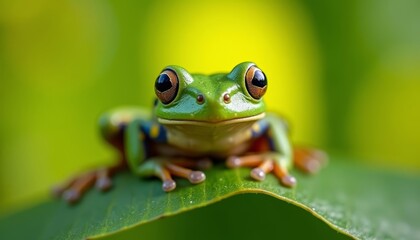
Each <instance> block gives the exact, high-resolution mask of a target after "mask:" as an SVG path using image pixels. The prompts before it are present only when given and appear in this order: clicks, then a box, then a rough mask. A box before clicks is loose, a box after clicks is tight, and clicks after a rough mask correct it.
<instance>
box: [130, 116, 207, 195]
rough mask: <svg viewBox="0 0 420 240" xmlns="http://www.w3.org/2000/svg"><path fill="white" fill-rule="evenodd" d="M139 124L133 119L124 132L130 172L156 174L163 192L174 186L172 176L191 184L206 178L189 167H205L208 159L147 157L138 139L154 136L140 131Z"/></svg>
mask: <svg viewBox="0 0 420 240" xmlns="http://www.w3.org/2000/svg"><path fill="white" fill-rule="evenodd" d="M141 125H142V123H141V122H140V121H133V122H132V123H130V124H129V126H128V128H127V130H126V133H125V151H126V157H127V161H128V165H129V167H130V169H131V171H132V172H134V173H136V174H137V175H139V176H141V177H151V176H156V177H158V178H160V179H161V180H162V189H163V190H164V191H165V192H169V191H172V190H174V189H175V188H176V183H175V181H174V180H173V178H172V176H177V177H181V178H185V179H188V180H189V181H190V182H191V183H193V184H198V183H201V182H203V181H204V180H205V179H206V176H205V174H204V173H203V172H202V171H194V170H191V169H190V168H199V169H200V168H201V169H203V168H207V167H209V166H210V165H211V162H210V160H208V159H201V160H191V159H186V158H174V157H164V156H155V157H150V158H147V155H146V149H145V145H144V144H143V142H141V141H139V139H145V138H151V139H153V137H155V136H151V135H148V133H147V131H146V132H143V131H141ZM153 127H154V126H152V128H153ZM152 128H150V129H152ZM146 129H147V128H146ZM146 158H147V159H146Z"/></svg>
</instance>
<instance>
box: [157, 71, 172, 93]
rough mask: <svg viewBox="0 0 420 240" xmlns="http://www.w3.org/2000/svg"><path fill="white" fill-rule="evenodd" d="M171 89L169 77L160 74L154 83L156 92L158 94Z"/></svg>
mask: <svg viewBox="0 0 420 240" xmlns="http://www.w3.org/2000/svg"><path fill="white" fill-rule="evenodd" d="M171 87H172V82H171V79H169V76H168V75H167V74H160V75H159V77H158V78H157V79H156V82H155V88H156V90H158V91H159V92H164V91H166V90H169V89H171Z"/></svg>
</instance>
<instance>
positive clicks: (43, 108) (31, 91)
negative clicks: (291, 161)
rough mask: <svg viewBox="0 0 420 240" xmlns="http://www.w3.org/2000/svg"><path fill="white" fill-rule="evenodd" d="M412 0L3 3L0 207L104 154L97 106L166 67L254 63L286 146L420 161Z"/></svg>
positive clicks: (401, 163)
mask: <svg viewBox="0 0 420 240" xmlns="http://www.w3.org/2000/svg"><path fill="white" fill-rule="evenodd" d="M419 23H420V3H419V2H418V1H411V0H403V1H392V0H385V1H379V0H369V1H363V0H358V1H346V2H343V1H326V0H325V1H310V0H300V1H292V0H290V1H289V0H283V1H221V0H216V1H145V0H143V1H134V0H133V1H115V0H112V1H111V0H108V1H104V0H103V1H99V0H96V1H95V0H88V1H86V0H63V1H52V0H38V1H28V0H20V1H6V0H0V211H6V210H10V209H14V208H17V207H21V206H22V205H25V204H28V203H31V202H33V201H35V200H36V199H40V198H43V197H45V196H46V195H47V192H48V189H49V187H50V186H51V185H53V184H54V183H57V182H60V181H62V180H64V179H65V178H66V177H68V176H70V175H71V174H74V173H76V172H79V171H81V170H83V169H87V168H90V167H93V166H96V165H101V164H107V163H110V162H112V160H113V159H114V157H115V153H114V152H113V151H112V150H111V149H110V148H109V147H108V146H106V144H105V143H104V142H103V141H102V140H101V139H100V138H99V134H98V131H97V130H98V128H97V124H96V120H97V118H98V116H99V115H100V113H101V112H103V111H105V110H107V109H109V108H113V107H116V106H121V105H138V106H142V107H146V108H147V107H149V106H150V105H151V103H152V100H153V93H154V91H153V82H154V80H155V78H156V76H157V75H158V73H159V72H160V70H161V69H162V68H163V67H164V66H166V65H168V64H177V65H181V66H183V67H185V68H186V69H188V70H189V71H190V72H201V73H212V72H227V71H230V70H231V68H232V67H233V66H235V65H236V64H237V63H239V62H242V61H254V62H256V63H257V64H258V65H259V66H260V67H261V68H262V69H263V70H264V71H265V73H266V75H267V76H268V79H269V90H268V93H267V95H266V97H265V99H266V101H267V103H268V106H269V109H270V110H273V111H276V112H279V113H282V114H284V115H285V116H287V118H288V119H289V120H290V121H291V123H292V129H293V131H292V132H293V139H294V141H295V142H299V143H306V144H310V145H315V146H320V147H323V148H326V149H329V150H330V151H336V152H340V153H342V154H347V155H349V156H353V157H356V158H359V159H363V160H365V161H369V162H371V163H372V164H376V166H385V167H388V168H398V169H400V170H401V169H403V170H404V169H405V170H407V169H411V170H414V171H416V172H418V171H419V169H420V159H419V158H420V157H419V156H420V148H419V146H420V128H419V127H418V126H417V122H418V120H417V119H419V118H420V28H419V27H418V25H419Z"/></svg>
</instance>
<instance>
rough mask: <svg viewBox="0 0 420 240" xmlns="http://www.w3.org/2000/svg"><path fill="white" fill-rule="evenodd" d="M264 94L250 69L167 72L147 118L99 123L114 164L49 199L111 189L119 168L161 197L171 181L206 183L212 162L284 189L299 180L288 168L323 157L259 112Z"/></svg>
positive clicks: (121, 113) (114, 117) (122, 113)
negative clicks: (115, 156) (153, 180)
mask: <svg viewBox="0 0 420 240" xmlns="http://www.w3.org/2000/svg"><path fill="white" fill-rule="evenodd" d="M267 87H268V81H267V77H266V75H265V74H264V72H263V71H262V70H261V69H260V68H259V67H257V65H256V64H255V63H252V62H244V63H240V64H238V65H237V66H235V67H234V68H233V70H232V71H230V72H229V73H220V74H212V75H203V74H190V73H189V72H188V71H187V70H185V69H184V68H182V67H179V66H168V67H166V68H164V70H163V71H162V72H161V73H160V74H159V75H158V77H157V79H156V81H155V85H154V91H155V94H156V101H155V103H154V107H153V110H152V111H145V110H144V109H140V108H119V109H115V110H112V111H109V112H107V113H105V114H103V115H102V117H101V118H100V121H99V125H100V129H101V133H102V136H103V137H104V139H105V140H106V141H107V142H109V143H110V144H111V145H112V146H113V147H115V149H117V150H118V151H119V153H120V159H119V161H117V164H115V165H114V166H110V167H104V168H100V169H97V170H94V171H90V172H87V173H84V174H82V175H80V176H77V177H75V178H73V179H71V180H70V181H68V182H67V183H65V184H63V185H61V186H60V187H58V188H56V189H55V191H54V192H55V194H56V195H57V196H60V197H62V198H64V199H65V200H66V201H68V202H70V203H73V202H76V201H78V200H79V199H80V198H81V196H82V195H83V193H84V192H85V191H86V190H88V189H89V188H90V187H91V186H93V185H96V187H97V188H99V189H100V190H103V191H105V190H108V189H110V188H111V186H112V180H111V179H112V175H113V174H115V173H116V172H118V171H120V170H124V169H129V170H130V171H131V172H132V173H133V174H136V175H138V176H141V177H151V176H155V177H158V178H160V179H161V181H162V189H163V191H165V192H170V191H173V190H174V189H175V188H176V182H175V180H174V177H180V178H185V179H188V180H189V181H190V182H191V183H192V184H199V183H201V182H203V181H205V179H206V175H205V173H204V172H203V171H204V170H205V169H207V168H209V167H210V166H211V165H212V163H213V160H215V159H219V160H224V161H225V162H226V165H227V167H229V168H238V167H249V168H252V170H251V171H250V176H251V177H252V178H253V179H255V180H256V181H263V180H264V179H265V177H266V174H269V173H273V174H274V175H275V176H276V177H277V178H278V179H279V181H280V183H281V184H282V185H283V186H285V187H293V186H295V185H296V183H297V181H296V178H295V177H293V176H292V175H291V174H290V173H289V171H290V169H291V168H292V167H293V166H297V167H298V168H299V169H301V170H303V171H305V172H308V173H314V172H316V171H318V169H319V168H320V167H321V166H322V165H323V164H324V163H325V161H326V154H325V153H324V152H322V151H320V150H316V149H311V148H293V147H292V146H291V143H290V140H289V134H288V127H287V124H286V122H285V121H284V120H283V119H282V118H280V117H278V116H276V115H274V114H272V113H267V112H266V111H265V109H266V107H265V103H264V101H263V96H264V94H265V93H266V91H267Z"/></svg>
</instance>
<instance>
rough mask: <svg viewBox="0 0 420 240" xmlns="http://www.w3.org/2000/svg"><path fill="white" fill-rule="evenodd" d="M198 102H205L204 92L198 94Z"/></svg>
mask: <svg viewBox="0 0 420 240" xmlns="http://www.w3.org/2000/svg"><path fill="white" fill-rule="evenodd" d="M197 103H198V104H203V103H204V96H203V95H202V94H198V95H197Z"/></svg>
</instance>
